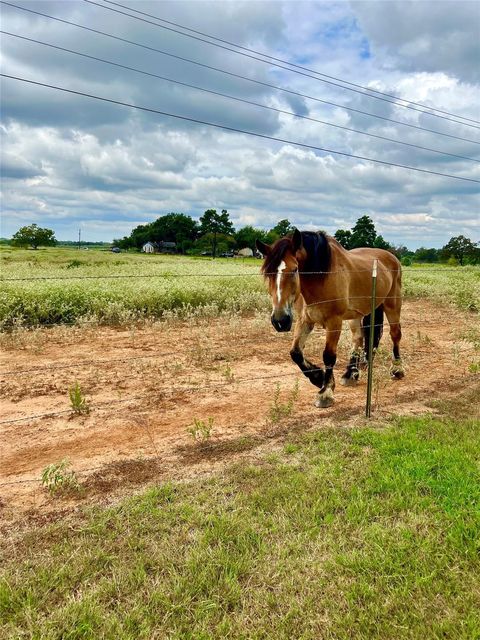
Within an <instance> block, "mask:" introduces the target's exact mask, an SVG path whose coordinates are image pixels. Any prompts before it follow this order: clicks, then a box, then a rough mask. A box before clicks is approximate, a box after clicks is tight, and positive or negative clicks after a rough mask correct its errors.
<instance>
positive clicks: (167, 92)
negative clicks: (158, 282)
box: [0, 1, 480, 246]
mask: <svg viewBox="0 0 480 640" xmlns="http://www.w3.org/2000/svg"><path fill="white" fill-rule="evenodd" d="M414 4H415V6H414V7H413V9H414V14H415V15H416V16H417V18H416V21H415V24H413V23H412V24H411V25H410V27H409V28H407V26H406V25H407V23H406V22H405V20H404V18H403V16H400V13H401V5H400V4H399V3H396V2H389V3H375V4H372V3H365V4H359V3H353V4H352V5H348V4H346V3H343V2H322V3H316V2H313V3H298V2H295V3H293V2H282V3H280V2H261V3H257V2H223V3H218V2H215V3H210V2H193V3H192V2H182V3H178V2H168V3H166V2H163V3H161V4H159V3H157V2H142V3H136V4H135V7H136V8H138V9H140V10H143V11H147V12H150V13H153V14H161V15H165V16H167V17H168V18H169V19H172V20H175V21H177V22H179V23H183V24H186V25H189V26H192V27H193V28H197V29H200V30H202V31H205V32H207V33H212V34H217V35H219V36H220V37H223V38H225V39H227V40H231V41H233V42H238V43H240V44H244V45H245V46H253V47H254V48H256V49H258V50H262V51H265V52H266V53H269V54H271V55H273V56H277V57H280V58H288V59H290V60H292V61H295V62H297V63H298V64H304V65H306V66H308V67H310V68H316V69H318V70H321V71H322V72H323V73H327V74H329V75H331V76H336V77H345V78H347V79H349V80H350V81H351V82H356V83H359V84H365V85H367V84H368V85H369V86H372V87H375V88H377V89H378V90H380V91H385V92H387V93H392V94H395V95H399V96H401V97H404V98H407V99H409V100H414V101H420V102H424V103H426V104H432V105H436V106H441V107H442V108H445V109H446V110H447V111H452V112H455V113H459V114H461V115H464V116H468V117H476V115H478V114H475V108H474V107H473V105H475V104H478V89H479V87H478V84H475V83H474V76H475V74H474V73H473V72H472V70H471V69H470V66H471V65H470V63H471V59H470V52H471V50H472V46H473V45H472V42H471V38H470V36H469V34H467V36H466V39H467V40H468V41H469V42H467V43H464V44H465V46H463V45H462V46H463V48H461V47H460V45H459V46H458V47H457V48H456V49H455V51H454V52H453V53H454V55H453V57H452V60H449V59H447V57H446V56H444V55H443V53H438V52H437V53H435V54H434V55H433V54H432V49H434V48H435V47H436V46H437V44H439V43H440V42H441V41H442V38H443V39H444V40H445V39H446V41H449V42H450V35H452V34H455V33H457V30H458V28H459V25H460V24H466V21H468V17H469V15H470V17H472V15H473V14H472V11H473V9H472V10H471V14H469V13H468V7H465V6H463V5H464V3H455V6H458V4H460V5H462V6H461V7H460V9H459V16H456V17H455V18H454V19H452V20H451V24H450V27H449V22H448V20H447V17H448V12H447V11H443V10H442V11H440V10H437V9H435V11H433V12H430V13H429V11H428V7H429V6H430V7H432V6H433V4H432V3H414ZM436 4H438V3H436ZM440 4H442V3H440ZM472 4H473V3H472ZM387 5H388V6H391V7H392V13H391V14H390V16H391V15H395V16H397V15H399V16H400V17H398V29H394V27H393V25H392V24H390V23H389V14H388V11H387V9H386V7H387ZM420 5H421V6H420ZM25 6H28V7H30V8H32V9H34V10H38V11H45V12H47V13H50V14H52V15H57V16H59V17H62V18H65V19H67V20H73V21H76V22H79V23H81V24H86V25H92V24H95V28H98V29H100V30H103V31H107V32H110V33H115V34H117V35H119V36H121V37H123V38H128V39H129V40H134V41H138V42H142V43H145V44H146V45H148V46H151V47H155V48H158V49H162V50H168V51H171V52H172V53H174V54H175V55H180V56H182V57H188V58H192V59H196V60H198V61H201V62H202V64H207V65H210V66H215V67H219V68H220V67H221V68H224V69H227V70H229V71H231V72H232V73H237V74H242V75H247V76H250V77H252V78H254V79H256V80H259V81H261V82H266V83H270V84H276V85H280V84H281V85H283V86H286V87H288V88H290V89H291V90H293V91H297V92H300V93H305V94H307V95H309V96H314V97H318V98H321V99H326V100H329V101H333V102H337V103H339V104H340V103H342V104H346V105H348V106H350V107H353V108H355V109H361V110H363V111H371V112H375V113H377V114H379V115H383V116H385V117H390V118H394V119H398V120H401V121H404V122H407V123H410V124H414V125H419V126H424V127H428V128H431V129H438V130H441V131H444V132H446V133H450V134H452V135H458V136H461V137H465V138H468V139H474V137H475V135H476V133H477V131H476V130H474V129H472V128H470V127H467V126H460V125H458V124H455V123H452V122H449V121H446V120H441V119H436V118H433V117H431V116H427V115H422V114H419V113H418V112H415V111H407V110H405V109H400V108H398V107H395V106H393V105H391V104H389V103H387V102H381V101H376V100H373V99H371V98H369V97H366V96H362V95H360V94H357V93H353V92H345V91H342V90H341V89H339V88H337V87H334V86H332V85H329V84H325V83H321V82H318V81H316V80H314V79H312V78H309V77H306V76H302V75H295V74H292V73H289V72H287V71H284V70H279V69H272V68H270V67H269V66H268V65H265V64H261V63H258V62H255V61H253V60H251V59H249V58H245V57H241V56H235V55H234V54H232V53H229V52H227V51H225V50H223V49H217V48H214V47H209V46H208V45H205V44H203V43H200V42H196V41H192V40H189V39H187V38H183V37H180V36H178V35H175V34H173V33H169V32H164V31H162V30H160V29H156V28H155V27H153V26H151V25H145V24H143V23H141V22H136V21H133V20H129V19H128V18H125V17H123V16H119V15H116V14H114V13H111V12H107V11H102V9H100V8H95V7H92V6H89V5H87V4H85V3H82V2H76V1H75V2H69V3H58V2H47V3H45V2H34V3H28V5H25ZM402 6H403V5H402ZM2 12H3V23H4V28H5V29H7V30H10V31H12V32H16V33H20V34H22V35H26V36H28V37H35V38H39V39H41V40H45V41H48V42H52V43H55V44H58V45H61V46H64V47H68V48H71V49H76V50H79V51H84V52H86V53H89V54H91V55H96V56H99V57H102V58H106V59H110V60H115V61H119V62H121V63H122V64H127V65H129V66H134V67H138V68H142V69H145V70H147V71H150V72H152V73H156V74H159V75H165V76H169V77H172V78H177V79H180V80H182V81H183V82H188V83H192V84H198V85H202V86H205V87H208V88H210V89H213V90H215V91H221V92H224V93H231V94H233V95H236V96H238V97H242V98H245V99H248V100H254V101H256V102H261V103H265V104H268V105H271V106H274V107H277V108H281V109H287V110H290V109H291V110H293V111H294V112H295V113H299V114H301V115H309V116H311V117H313V118H320V119H323V120H329V121H331V122H334V123H336V124H342V125H344V126H349V127H355V128H359V129H363V130H365V131H368V132H371V133H375V134H378V135H382V136H386V137H390V138H393V139H398V140H402V141H403V142H409V143H411V144H417V145H421V146H427V147H432V148H436V149H440V150H442V149H444V150H448V151H449V152H451V153H456V154H460V155H465V156H469V157H477V158H478V150H479V147H478V145H474V144H472V143H469V142H463V141H460V140H454V139H449V138H444V137H440V136H435V135H434V134H431V133H427V132H424V131H420V130H418V129H413V128H407V127H403V126H400V125H395V124H392V123H387V122H385V121H383V120H380V119H373V118H371V117H367V116H362V115H359V114H355V113H352V112H349V111H344V110H342V109H340V108H332V107H330V106H328V105H325V104H321V103H319V102H316V101H312V100H308V99H304V98H301V97H298V96H297V97H295V96H293V95H291V94H285V93H281V92H278V91H276V90H274V89H271V88H269V87H266V86H264V85H258V84H253V83H248V82H245V81H242V80H240V79H238V78H234V77H232V76H228V75H225V74H220V73H217V72H214V71H212V70H208V69H205V68H202V67H198V66H193V65H191V64H188V63H186V62H182V61H179V60H175V59H173V58H171V57H170V58H169V57H165V56H161V55H160V54H158V53H154V52H152V51H147V50H144V49H141V48H138V47H133V46H131V45H126V44H125V43H120V42H118V41H115V40H112V39H108V38H105V37H104V36H99V35H95V34H89V33H87V32H85V31H81V30H78V29H75V28H74V27H68V26H66V25H63V24H60V23H55V22H52V21H50V20H47V19H45V18H40V17H33V16H32V15H30V14H26V13H22V12H20V11H18V10H15V9H13V8H8V9H3V11H2ZM473 12H474V11H473ZM420 18H421V19H420ZM471 25H473V19H471V20H470V26H469V29H471V28H472V27H471ZM383 28H385V29H387V32H392V33H393V31H395V33H394V34H393V35H392V38H393V39H392V40H391V41H390V40H389V39H388V37H387V35H386V34H383V31H382V29H383ZM452 37H453V35H452ZM389 42H394V43H395V47H390V48H389V46H388V45H389ZM2 44H3V50H4V54H3V55H4V59H3V66H4V72H5V73H13V74H18V75H23V76H25V77H30V78H35V79H40V80H41V81H45V82H52V83H57V84H59V85H62V86H66V87H71V88H74V89H79V90H84V91H88V92H90V93H97V94H98V95H104V96H110V97H112V98H114V99H117V100H125V101H131V102H133V103H135V104H138V105H145V106H152V107H153V108H156V109H159V110H164V111H171V112H172V113H178V114H183V115H185V116H191V117H194V118H198V119H203V120H208V121H212V122H218V123H221V124H225V125H226V126H232V127H239V128H244V129H247V130H251V131H255V132H258V133H260V134H264V135H270V136H275V137H279V138H284V139H286V140H294V141H298V142H303V143H305V144H312V145H316V146H320V147H324V148H328V149H334V150H339V151H344V152H346V153H351V154H355V155H360V156H366V157H376V158H380V159H383V160H386V161H389V162H396V163H400V164H406V165H412V166H418V167H423V168H429V169H431V170H433V171H440V172H442V173H451V174H455V175H457V174H458V175H464V176H467V177H473V178H474V177H477V179H478V175H479V173H478V164H475V163H473V162H471V161H468V160H459V159H455V158H449V157H446V156H440V155H438V154H437V155H435V154H432V153H431V152H427V151H420V150H418V149H413V148H411V147H405V146H398V145H395V144H393V143H388V142H385V141H380V140H374V139H372V138H369V137H367V136H362V135H358V134H355V133H348V132H345V131H341V130H339V129H335V128H332V127H328V126H326V125H320V124H318V123H315V122H311V121H308V120H302V119H299V118H294V117H291V116H288V115H279V114H278V113H275V112H271V111H268V110H265V109H261V108H258V107H253V106H248V105H245V104H241V103H238V102H232V101H229V100H226V99H223V98H219V97H215V96H212V95H209V94H205V93H198V92H196V91H194V90H192V89H186V88H182V87H178V86H174V85H171V84H168V83H165V82H163V81H160V80H157V79H155V78H147V77H145V76H141V75H138V74H134V73H131V72H128V71H122V70H120V69H118V68H115V67H111V66H105V65H102V64H100V63H98V62H91V61H90V62H87V61H85V60H82V59H80V58H77V57H75V56H72V55H70V54H66V53H61V52H58V51H54V50H51V49H45V48H43V47H41V46H39V45H34V44H29V43H25V42H23V41H19V40H15V39H13V38H9V37H8V36H5V37H4V38H3V42H2ZM460 49H461V50H460ZM425 51H428V52H429V53H428V55H429V56H432V61H431V62H429V63H428V65H427V64H425V63H423V62H422V56H424V55H425V53H422V52H425ZM469 65H470V66H469ZM2 98H3V115H4V126H3V128H2V129H1V131H0V135H1V136H2V156H3V157H2V160H3V167H4V168H3V169H2V182H3V198H4V200H3V211H4V220H3V224H4V227H3V230H2V233H3V234H4V235H11V234H12V233H13V232H14V231H16V229H17V228H18V226H19V225H20V223H22V224H23V223H28V222H32V221H36V222H38V223H39V224H43V225H45V226H50V227H52V228H54V229H55V231H56V232H57V236H58V237H61V238H68V237H70V238H71V237H73V236H74V234H75V232H76V230H77V229H78V226H79V224H80V225H82V226H83V228H84V230H85V231H84V236H85V237H90V238H91V239H92V240H93V239H111V238H112V237H114V236H118V235H123V234H126V233H128V232H129V230H130V229H131V228H132V227H133V226H135V225H136V224H139V223H142V222H146V221H149V220H153V219H154V218H155V217H157V216H158V215H162V214H164V213H167V212H169V211H183V212H185V213H188V214H190V215H193V216H194V217H198V216H200V215H201V214H202V213H203V211H204V210H205V209H206V208H210V207H216V208H227V209H228V210H229V212H230V213H231V215H232V217H233V219H234V222H235V224H236V225H237V226H241V225H244V224H255V225H258V226H264V227H269V226H272V225H273V224H275V223H276V222H277V221H278V220H279V219H280V218H285V217H288V218H289V219H290V220H291V221H292V222H293V223H295V224H296V225H298V226H299V227H303V228H325V229H326V230H327V231H330V232H334V231H335V230H336V229H337V228H339V227H347V226H352V225H353V224H354V222H355V220H356V219H357V218H358V217H359V216H360V215H363V214H365V213H368V214H369V215H371V216H372V218H373V219H374V221H375V223H376V225H377V228H378V229H379V231H380V232H381V233H382V234H383V235H384V236H385V237H386V238H387V239H389V240H391V241H393V242H407V243H409V244H410V245H411V246H416V245H418V244H419V243H424V238H425V235H427V237H429V238H431V241H432V243H435V244H437V245H439V244H444V243H445V242H446V241H447V240H448V238H449V237H450V236H452V235H458V233H465V235H470V236H471V237H473V236H475V233H476V229H475V224H474V223H475V221H477V222H478V212H479V208H480V205H479V200H478V194H477V192H478V190H477V189H475V186H476V185H474V184H469V183H462V182H459V181H455V180H451V179H447V178H440V177H435V176H431V175H428V174H418V173H413V172H409V171H407V170H404V169H400V168H394V167H391V168H390V167H385V166H381V165H375V164H372V163H369V162H365V161H362V160H355V159H349V158H344V157H341V156H338V155H333V154H329V153H322V152H316V151H314V150H307V149H302V148H298V147H294V146H291V145H288V144H281V143H275V142H271V141H268V140H265V139H256V138H253V137H247V136H242V135H239V134H235V133H229V132H225V131H221V130H216V129H211V128H208V127H204V126H199V125H197V124H192V123H188V122H182V121H178V120H173V119H169V118H164V117H160V116H158V115H155V114H146V113H142V112H139V111H132V110H131V109H128V108H125V107H119V106H114V105H109V104H105V103H101V102H96V101H93V100H89V99H87V98H80V97H73V96H68V95H65V94H60V93H57V92H54V91H52V90H48V89H39V88H38V87H32V86H29V85H23V84H20V83H16V82H14V81H12V80H5V81H4V83H3V94H2ZM477 137H478V136H477ZM89 234H90V235H89Z"/></svg>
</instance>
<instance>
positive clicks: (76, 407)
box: [68, 382, 90, 415]
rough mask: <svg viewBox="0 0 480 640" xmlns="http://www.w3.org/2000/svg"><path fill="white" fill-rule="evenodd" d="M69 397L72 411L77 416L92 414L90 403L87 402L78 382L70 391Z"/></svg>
mask: <svg viewBox="0 0 480 640" xmlns="http://www.w3.org/2000/svg"><path fill="white" fill-rule="evenodd" d="M68 395H69V397H70V404H71V406H72V411H73V412H74V413H75V414H77V415H80V414H88V413H90V406H89V405H88V402H87V401H86V399H85V396H84V395H83V393H82V389H81V387H80V385H79V384H78V382H76V383H75V385H74V386H73V387H70V389H69V390H68Z"/></svg>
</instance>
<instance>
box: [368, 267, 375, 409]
mask: <svg viewBox="0 0 480 640" xmlns="http://www.w3.org/2000/svg"><path fill="white" fill-rule="evenodd" d="M376 291H377V261H376V260H374V261H373V268H372V305H371V312H370V333H369V334H368V338H369V340H368V378H367V404H366V407H365V415H366V416H367V418H370V415H371V413H372V383H373V335H374V332H375V309H376V301H375V296H376Z"/></svg>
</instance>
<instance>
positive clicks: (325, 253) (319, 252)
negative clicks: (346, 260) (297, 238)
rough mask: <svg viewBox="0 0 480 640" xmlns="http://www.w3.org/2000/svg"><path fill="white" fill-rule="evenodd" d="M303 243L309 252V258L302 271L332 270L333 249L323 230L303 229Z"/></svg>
mask: <svg viewBox="0 0 480 640" xmlns="http://www.w3.org/2000/svg"><path fill="white" fill-rule="evenodd" d="M302 243H303V246H304V247H305V251H306V252H307V260H306V262H305V264H304V265H303V268H302V271H305V272H309V271H311V272H327V271H330V263H331V260H332V251H331V249H330V245H329V243H328V236H327V234H326V233H324V232H323V231H302Z"/></svg>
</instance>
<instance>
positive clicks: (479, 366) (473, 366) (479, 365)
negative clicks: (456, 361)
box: [468, 360, 480, 373]
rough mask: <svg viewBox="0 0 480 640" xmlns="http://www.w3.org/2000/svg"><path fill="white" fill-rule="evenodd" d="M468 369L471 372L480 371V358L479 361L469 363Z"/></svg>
mask: <svg viewBox="0 0 480 640" xmlns="http://www.w3.org/2000/svg"><path fill="white" fill-rule="evenodd" d="M468 371H469V372H470V373H480V360H479V361H478V362H471V363H470V364H469V365H468Z"/></svg>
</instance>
